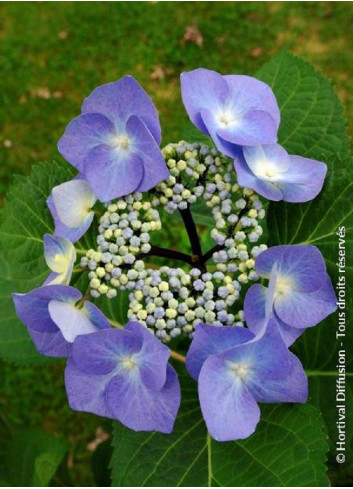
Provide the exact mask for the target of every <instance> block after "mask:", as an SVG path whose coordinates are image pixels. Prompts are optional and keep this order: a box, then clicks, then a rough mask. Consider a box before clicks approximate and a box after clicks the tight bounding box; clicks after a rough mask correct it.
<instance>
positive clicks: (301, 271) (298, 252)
mask: <svg viewBox="0 0 353 489" xmlns="http://www.w3.org/2000/svg"><path fill="white" fill-rule="evenodd" d="M275 263H277V280H280V279H281V278H283V277H285V278H288V279H290V280H291V282H292V285H293V287H294V288H295V289H296V290H298V291H300V292H312V291H314V290H317V289H319V288H320V287H321V285H322V283H323V281H324V280H325V277H326V265H325V261H324V259H323V257H322V255H321V253H320V251H319V250H318V248H316V247H315V246H312V245H283V246H282V245H280V246H272V247H271V248H268V249H267V250H265V251H264V252H263V253H261V254H260V255H259V256H258V258H257V259H256V264H255V268H256V271H257V272H258V273H259V274H260V275H261V276H262V277H269V275H270V273H271V270H272V267H273V265H274V264H275Z"/></svg>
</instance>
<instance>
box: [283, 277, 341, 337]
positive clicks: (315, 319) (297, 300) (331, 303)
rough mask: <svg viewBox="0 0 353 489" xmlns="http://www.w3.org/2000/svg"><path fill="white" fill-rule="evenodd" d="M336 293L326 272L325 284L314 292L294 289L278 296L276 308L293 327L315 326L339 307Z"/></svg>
mask: <svg viewBox="0 0 353 489" xmlns="http://www.w3.org/2000/svg"><path fill="white" fill-rule="evenodd" d="M336 301H337V299H336V294H335V291H334V289H333V286H332V282H331V279H330V277H329V276H328V275H327V274H326V276H325V279H324V281H323V285H322V287H321V288H320V289H318V290H315V291H313V292H306V291H304V292H302V291H301V290H300V291H293V292H291V293H290V294H286V295H282V296H277V297H276V299H275V302H274V309H275V311H276V313H277V315H278V317H279V318H280V319H281V320H282V321H283V322H285V323H286V324H288V325H289V326H292V327H297V328H308V327H311V326H315V325H316V324H318V323H319V322H320V321H322V320H323V319H325V318H326V317H327V316H329V315H330V314H332V313H333V312H335V311H336V309H337V303H336Z"/></svg>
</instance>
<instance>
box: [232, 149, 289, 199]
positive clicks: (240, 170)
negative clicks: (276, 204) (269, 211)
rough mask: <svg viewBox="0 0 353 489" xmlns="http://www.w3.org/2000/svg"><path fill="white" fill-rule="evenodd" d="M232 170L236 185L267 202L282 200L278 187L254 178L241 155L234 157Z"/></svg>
mask: <svg viewBox="0 0 353 489" xmlns="http://www.w3.org/2000/svg"><path fill="white" fill-rule="evenodd" d="M234 169H235V171H236V173H237V179H238V183H239V185H240V186H241V187H248V188H251V189H253V190H255V191H256V192H257V193H258V194H260V195H262V196H263V197H265V198H266V199H269V200H273V201H279V200H282V198H283V195H282V192H281V191H280V190H279V188H278V185H277V184H275V183H273V182H269V181H264V180H261V179H260V178H258V177H256V175H254V173H253V172H252V171H251V170H250V168H249V167H248V165H247V163H246V161H245V159H244V156H243V155H242V154H238V155H237V156H236V158H235V160H234Z"/></svg>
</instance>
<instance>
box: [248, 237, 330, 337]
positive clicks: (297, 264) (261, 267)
mask: <svg viewBox="0 0 353 489" xmlns="http://www.w3.org/2000/svg"><path fill="white" fill-rule="evenodd" d="M255 269H256V271H257V273H258V274H259V275H260V276H261V277H265V278H269V284H268V287H264V286H263V285H260V284H255V285H253V286H252V287H250V289H249V290H248V292H247V294H246V296H245V301H244V314H245V320H246V322H247V325H248V327H249V328H250V329H251V330H252V331H254V332H255V333H259V332H260V331H261V330H262V329H263V328H264V327H265V325H266V323H267V321H268V319H269V318H270V317H271V316H273V317H274V318H275V319H276V321H277V323H278V324H279V327H280V330H281V333H282V336H283V339H284V341H285V342H286V344H287V345H291V344H292V343H293V342H294V341H295V340H296V338H298V337H299V336H300V335H301V334H302V333H303V331H304V330H305V328H308V327H312V326H315V325H316V324H318V323H319V322H320V321H322V320H323V319H324V318H325V317H327V316H328V315H329V314H331V313H333V312H334V311H335V310H336V309H337V303H336V301H337V299H336V295H335V291H334V289H333V286H332V282H331V279H330V277H329V275H328V274H327V272H326V266H325V262H324V259H323V257H322V255H321V253H320V251H319V250H318V249H317V248H316V247H315V246H312V245H286V246H273V247H271V248H269V249H268V250H266V251H264V252H263V253H261V255H259V256H258V258H257V259H256V263H255Z"/></svg>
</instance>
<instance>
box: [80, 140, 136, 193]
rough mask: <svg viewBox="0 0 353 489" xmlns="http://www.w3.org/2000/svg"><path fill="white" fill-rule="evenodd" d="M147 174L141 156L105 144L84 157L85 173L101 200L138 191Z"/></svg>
mask: <svg viewBox="0 0 353 489" xmlns="http://www.w3.org/2000/svg"><path fill="white" fill-rule="evenodd" d="M143 176H144V169H143V162H142V159H141V157H140V156H139V155H138V154H136V153H131V152H130V151H128V150H127V151H125V150H122V151H119V150H118V149H116V148H112V147H111V146H107V145H105V144H102V145H100V146H96V147H95V148H93V149H92V150H91V151H90V152H89V153H88V155H87V157H86V159H85V177H86V178H87V180H88V181H89V183H90V185H91V187H92V189H93V191H94V192H95V194H96V195H97V197H98V198H99V200H101V201H102V202H108V201H110V200H112V199H115V198H118V197H122V196H123V195H127V194H130V193H132V192H134V191H136V190H137V189H138V187H139V185H140V184H141V182H142V179H143Z"/></svg>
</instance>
